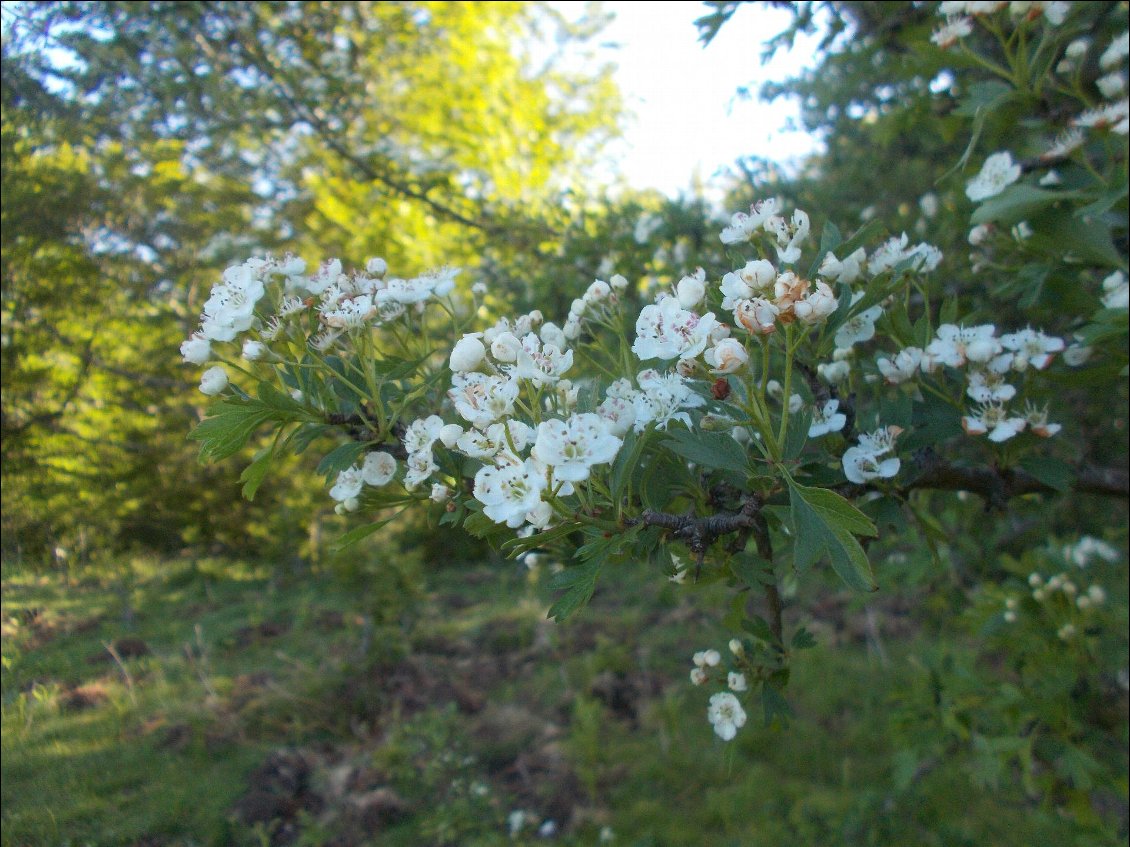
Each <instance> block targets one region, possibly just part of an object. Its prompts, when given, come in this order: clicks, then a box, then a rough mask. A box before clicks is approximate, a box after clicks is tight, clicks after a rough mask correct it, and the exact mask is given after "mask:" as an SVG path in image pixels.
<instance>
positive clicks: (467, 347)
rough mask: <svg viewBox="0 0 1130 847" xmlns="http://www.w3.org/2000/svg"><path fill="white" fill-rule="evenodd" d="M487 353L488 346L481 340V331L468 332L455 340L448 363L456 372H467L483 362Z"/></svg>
mask: <svg viewBox="0 0 1130 847" xmlns="http://www.w3.org/2000/svg"><path fill="white" fill-rule="evenodd" d="M486 353H487V351H486V347H484V346H483V342H482V341H481V340H480V333H477V332H474V333H470V334H466V335H464V336H463V337H462V338H460V339H459V340H458V341H456V342H455V346H454V347H453V348H452V349H451V356H450V357H449V358H448V360H447V364H448V367H450V368H451V370H453V371H454V372H455V373H467V372H468V371H473V370H474V369H475V368H477V367H478V366H479V365H480V364H481V363H482V361H483V358H484V357H485V356H486Z"/></svg>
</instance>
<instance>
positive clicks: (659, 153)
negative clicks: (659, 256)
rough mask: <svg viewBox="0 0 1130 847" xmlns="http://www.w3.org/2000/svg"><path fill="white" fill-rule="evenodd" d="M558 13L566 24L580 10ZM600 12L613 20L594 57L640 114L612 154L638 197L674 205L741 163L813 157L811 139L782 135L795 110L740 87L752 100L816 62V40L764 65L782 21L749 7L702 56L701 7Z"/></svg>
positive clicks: (771, 11)
mask: <svg viewBox="0 0 1130 847" xmlns="http://www.w3.org/2000/svg"><path fill="white" fill-rule="evenodd" d="M553 5H554V6H555V7H557V8H558V9H560V10H561V11H562V12H563V13H565V14H566V15H568V16H570V17H573V16H579V15H580V13H581V11H582V10H583V6H584V4H583V3H581V2H556V3H554V4H553ZM604 6H605V8H606V9H608V10H609V11H611V12H614V13H615V15H616V18H615V20H614V21H613V23H612V24H611V25H610V26H609V27H608V28H607V29H606V30H605V31H604V33H603V34H602V36H601V38H600V39H599V40H600V42H601V43H602V46H601V48H600V49H599V51H598V56H599V57H600V58H601V59H602V60H604V61H609V62H614V63H615V64H616V65H617V66H618V69H617V71H616V81H617V83H618V84H619V86H620V90H621V92H622V93H623V95H624V97H625V101H626V104H627V106H628V108H629V110H630V111H632V112H634V113H635V118H634V119H631V120H629V122H628V123H627V125H626V128H625V138H624V140H623V141H622V142H618V143H617V145H616V146H615V147H614V148H613V153H614V154H615V155H616V156H617V157H618V159H619V162H618V169H619V171H620V172H621V173H622V174H623V175H624V176H625V177H626V178H627V180H628V182H629V183H630V184H631V185H632V186H633V187H634V188H641V189H642V188H656V189H659V190H660V191H662V192H663V193H664V194H667V195H668V196H670V197H675V196H677V195H678V194H679V193H680V192H682V193H686V192H688V191H689V189H690V186H691V184H692V181H693V179H694V176H695V174H696V173H697V174H698V175H699V176H701V177H702V179H703V180H705V181H706V182H707V183H709V182H710V178H711V177H712V176H713V175H714V174H715V173H716V172H717V171H718V170H719V169H720V168H722V167H724V166H726V165H729V164H731V163H732V162H733V161H734V160H735V159H737V158H739V157H741V156H750V155H754V156H763V157H766V158H769V159H772V160H774V161H778V162H781V163H785V162H787V161H788V160H790V159H794V160H795V159H796V158H797V157H799V156H802V155H804V154H806V153H810V152H812V151H813V150H815V149H817V144H818V142H817V141H816V140H815V139H813V138H811V137H810V136H808V135H807V134H805V133H802V132H790V131H788V130H787V129H786V125H787V123H788V121H789V119H790V118H795V117H796V116H797V114H798V109H797V107H796V104H794V103H792V102H787V101H785V100H784V99H779V100H778V101H776V102H775V103H773V104H766V103H762V102H760V101H759V100H757V99H756V97H755V98H753V99H741V98H738V97H737V90H738V88H739V87H741V86H748V87H749V88H750V90H751V91H753V92H754V93H755V94H756V91H757V90H758V89H759V88H760V84H761V83H762V82H764V81H767V80H782V79H785V78H787V77H789V76H791V75H793V74H795V73H797V72H798V71H799V69H800V68H801V67H803V66H804V65H805V63H806V62H810V61H811V57H812V56H814V55H815V52H816V50H815V42H816V40H817V38H816V37H815V36H810V37H807V38H805V37H802V38H800V39H798V42H797V46H796V47H794V49H793V50H792V51H791V52H790V53H789V54H784V53H780V52H779V53H778V54H777V56H775V57H774V59H773V61H772V62H771V63H770V64H769V65H766V66H762V65H761V62H760V54H761V48H762V44H763V42H764V41H765V40H766V38H768V37H769V36H771V35H774V34H776V33H778V32H780V31H781V30H783V29H784V28H785V26H786V25H787V23H788V21H789V19H790V16H789V14H788V13H787V12H786V11H784V10H782V9H775V8H771V7H768V6H767V5H762V4H760V3H758V4H747V5H743V6H742V7H741V8H739V9H738V11H737V12H736V14H735V15H734V16H733V17H732V18H731V19H730V20H729V21H728V22H727V23H726V24H725V25H724V26H723V27H722V29H721V30H720V31H719V33H718V35H717V37H716V38H715V39H714V40H713V41H712V42H711V43H710V45H709V46H707V47H703V46H702V44H701V43H700V42H699V41H698V30H697V28H696V27H695V26H694V21H695V19H696V18H699V17H702V16H703V15H704V14H707V13H708V12H709V11H710V9H709V7H707V6H705V5H704V4H703V3H701V2H690V1H689V0H664V2H662V3H657V2H639V1H638V0H636V1H635V2H631V1H629V2H617V0H612V2H606V3H605V4H604ZM616 45H619V46H616ZM715 193H716V192H714V191H708V192H707V194H708V196H710V195H713V194H715Z"/></svg>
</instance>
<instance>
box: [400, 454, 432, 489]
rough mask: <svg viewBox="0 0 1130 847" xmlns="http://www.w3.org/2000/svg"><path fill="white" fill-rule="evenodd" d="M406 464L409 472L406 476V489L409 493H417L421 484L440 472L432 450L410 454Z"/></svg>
mask: <svg viewBox="0 0 1130 847" xmlns="http://www.w3.org/2000/svg"><path fill="white" fill-rule="evenodd" d="M406 464H407V467H408V470H407V472H406V473H405V474H404V487H405V488H406V489H408V490H409V491H415V490H416V489H417V488H419V487H420V484H421V483H423V482H424V481H425V480H426V479H427V478H428V477H430V476H431V475H432V474H434V473H435V472H436V471H438V470H439V466H438V465H437V464H436V462H435V457H434V456H433V455H432V451H431V450H425V451H421V452H419V453H410V454H409V455H408V461H407V463H406Z"/></svg>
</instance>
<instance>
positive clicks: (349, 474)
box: [330, 465, 365, 503]
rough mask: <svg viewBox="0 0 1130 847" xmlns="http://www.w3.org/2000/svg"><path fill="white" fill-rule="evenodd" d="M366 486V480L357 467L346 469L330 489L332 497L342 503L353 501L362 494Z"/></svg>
mask: <svg viewBox="0 0 1130 847" xmlns="http://www.w3.org/2000/svg"><path fill="white" fill-rule="evenodd" d="M364 484H365V480H364V477H363V472H362V470H361V468H359V467H357V466H356V465H354V466H353V467H351V468H346V469H345V470H343V471H340V472H339V473H338V475H337V480H336V481H335V482H334V485H333V487H332V488H331V489H330V497H332V498H333V499H334V500H337V501H338V502H341V503H344V502H345V501H347V500H352V499H354V498H355V497H357V496H358V495H359V494H360V493H361V489H362V487H363V486H364Z"/></svg>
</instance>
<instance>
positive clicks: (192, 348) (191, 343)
mask: <svg viewBox="0 0 1130 847" xmlns="http://www.w3.org/2000/svg"><path fill="white" fill-rule="evenodd" d="M180 354H181V356H183V357H184V360H185V361H186V362H188V363H189V364H190V365H203V364H204V363H205V362H207V361H208V360H209V359H210V358H211V357H212V342H211V341H209V340H208V339H207V338H205V337H204V336H203V335H201V334H200V333H199V332H194V333H192V335H191V336H189V337H188V338H187V339H185V341H184V342H183V343H182V344H181V346H180Z"/></svg>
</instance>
